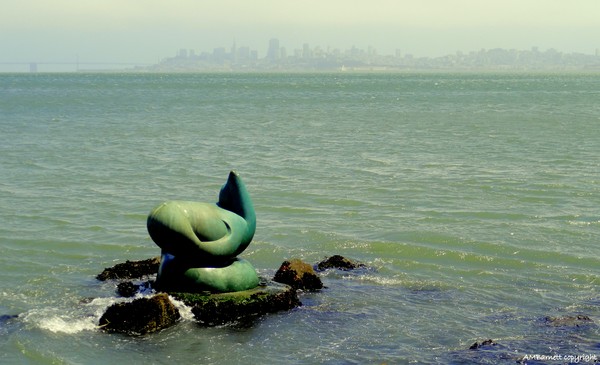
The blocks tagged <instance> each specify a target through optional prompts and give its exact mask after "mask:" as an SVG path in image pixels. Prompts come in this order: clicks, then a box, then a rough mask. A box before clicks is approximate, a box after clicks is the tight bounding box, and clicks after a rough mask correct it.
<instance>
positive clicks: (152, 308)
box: [99, 293, 181, 335]
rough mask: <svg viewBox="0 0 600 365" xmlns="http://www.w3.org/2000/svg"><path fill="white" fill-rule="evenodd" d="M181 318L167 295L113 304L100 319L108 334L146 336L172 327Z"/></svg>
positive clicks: (103, 328)
mask: <svg viewBox="0 0 600 365" xmlns="http://www.w3.org/2000/svg"><path fill="white" fill-rule="evenodd" d="M180 317H181V315H180V314H179V310H178V309H177V308H175V306H174V305H173V303H172V302H171V300H169V296H168V295H167V294H165V293H161V294H157V295H155V296H153V297H151V298H140V299H136V300H134V301H133V302H130V303H117V304H113V305H111V306H110V307H108V308H107V309H106V312H104V314H103V315H102V317H101V318H100V323H99V325H100V328H101V329H102V330H104V331H106V332H110V333H113V332H117V333H124V334H128V335H144V334H147V333H152V332H156V331H159V330H161V329H164V328H167V327H169V326H172V325H173V324H175V322H177V320H178V319H179V318H180Z"/></svg>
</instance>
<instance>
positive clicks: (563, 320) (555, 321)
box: [544, 314, 594, 327]
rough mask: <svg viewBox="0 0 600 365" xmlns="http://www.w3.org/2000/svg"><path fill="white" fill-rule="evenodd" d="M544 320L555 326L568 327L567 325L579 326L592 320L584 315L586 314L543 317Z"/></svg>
mask: <svg viewBox="0 0 600 365" xmlns="http://www.w3.org/2000/svg"><path fill="white" fill-rule="evenodd" d="M544 321H545V322H546V323H547V324H549V325H551V326H556V327H568V326H576V327H579V326H580V325H582V324H590V323H593V322H594V321H593V320H592V319H591V318H590V317H588V316H586V315H582V314H579V315H576V316H564V317H545V318H544Z"/></svg>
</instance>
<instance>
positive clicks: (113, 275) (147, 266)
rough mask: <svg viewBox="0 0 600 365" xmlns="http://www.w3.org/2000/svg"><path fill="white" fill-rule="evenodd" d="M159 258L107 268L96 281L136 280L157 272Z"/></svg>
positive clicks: (127, 262)
mask: <svg viewBox="0 0 600 365" xmlns="http://www.w3.org/2000/svg"><path fill="white" fill-rule="evenodd" d="M159 265H160V257H154V258H151V259H147V260H141V261H129V260H127V261H126V262H124V263H120V264H117V265H115V266H113V267H108V268H106V269H104V271H102V273H100V274H98V276H96V279H98V280H101V281H105V280H108V279H136V278H141V277H143V276H147V275H154V274H156V273H157V272H158V267H159Z"/></svg>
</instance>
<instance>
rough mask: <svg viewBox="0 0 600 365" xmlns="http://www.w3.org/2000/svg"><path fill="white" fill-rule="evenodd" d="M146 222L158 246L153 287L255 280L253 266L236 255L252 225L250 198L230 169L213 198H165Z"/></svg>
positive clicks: (230, 286)
mask: <svg viewBox="0 0 600 365" xmlns="http://www.w3.org/2000/svg"><path fill="white" fill-rule="evenodd" d="M147 227H148V233H149V234H150V237H151V238H152V240H153V241H154V242H155V243H156V244H157V245H158V246H159V247H160V248H161V250H162V252H161V263H160V268H159V270H158V276H157V278H156V285H157V287H158V289H160V290H166V291H183V292H201V291H212V292H235V291H242V290H248V289H252V288H255V287H256V286H257V285H258V283H259V279H258V275H257V274H256V270H255V269H254V267H253V266H252V265H251V264H250V263H249V262H248V261H246V260H244V259H240V258H237V257H236V256H237V255H239V254H240V253H242V252H243V251H244V250H245V249H246V247H248V245H249V244H250V242H251V241H252V237H254V232H255V231H256V215H255V213H254V206H253V205H252V200H251V199H250V196H249V194H248V191H247V190H246V187H245V185H244V183H243V182H242V180H241V178H240V177H239V175H238V174H237V173H236V172H234V171H231V172H230V173H229V177H228V179H227V182H226V183H225V185H223V187H222V188H221V192H220V193H219V201H218V202H217V203H216V204H212V203H199V202H189V201H168V202H165V203H162V204H161V205H159V206H158V207H156V208H155V209H153V210H152V211H151V212H150V214H149V215H148V221H147Z"/></svg>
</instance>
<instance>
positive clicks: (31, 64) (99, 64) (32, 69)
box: [0, 62, 151, 72]
mask: <svg viewBox="0 0 600 365" xmlns="http://www.w3.org/2000/svg"><path fill="white" fill-rule="evenodd" d="M0 65H23V66H29V72H38V66H39V65H55V66H60V65H64V66H74V67H75V71H79V70H80V67H81V66H88V67H89V66H96V67H99V68H106V67H108V68H111V69H112V68H114V67H128V66H150V65H151V64H150V63H144V62H0Z"/></svg>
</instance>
